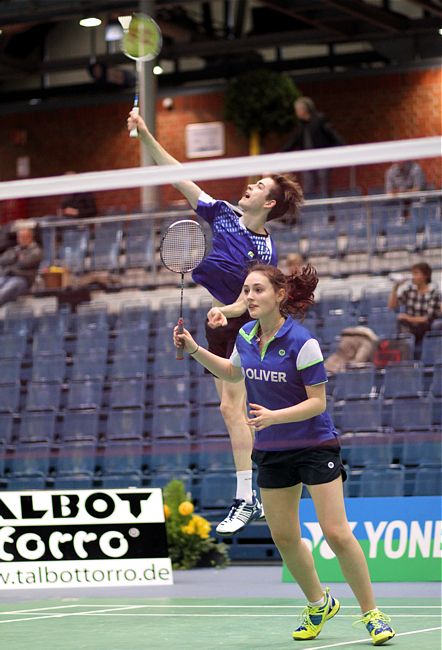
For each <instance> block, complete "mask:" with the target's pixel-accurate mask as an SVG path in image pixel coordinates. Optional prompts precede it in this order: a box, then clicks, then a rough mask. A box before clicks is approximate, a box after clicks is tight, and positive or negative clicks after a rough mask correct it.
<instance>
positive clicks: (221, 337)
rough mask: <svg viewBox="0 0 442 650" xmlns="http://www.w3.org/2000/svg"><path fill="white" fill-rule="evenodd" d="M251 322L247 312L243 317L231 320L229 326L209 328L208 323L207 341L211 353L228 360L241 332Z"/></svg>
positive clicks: (228, 322)
mask: <svg viewBox="0 0 442 650" xmlns="http://www.w3.org/2000/svg"><path fill="white" fill-rule="evenodd" d="M251 320H252V319H251V318H250V315H249V312H248V311H246V312H245V313H244V314H243V315H242V316H238V317H237V318H229V320H228V321H227V325H224V326H223V327H217V328H216V329H212V328H211V327H209V325H208V322H207V321H206V339H207V343H208V349H209V352H212V353H213V354H216V355H218V356H219V357H223V358H224V359H228V358H229V357H230V355H231V354H232V352H233V348H234V347H235V341H236V337H237V336H238V332H239V330H240V329H241V327H242V326H243V325H244V324H245V323H249V322H250V321H251Z"/></svg>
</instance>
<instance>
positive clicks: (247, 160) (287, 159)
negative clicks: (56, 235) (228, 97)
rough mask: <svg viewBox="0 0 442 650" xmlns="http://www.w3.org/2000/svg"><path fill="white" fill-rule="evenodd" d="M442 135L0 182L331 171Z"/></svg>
mask: <svg viewBox="0 0 442 650" xmlns="http://www.w3.org/2000/svg"><path fill="white" fill-rule="evenodd" d="M441 148H442V138H440V137H428V138H415V139H410V140H399V141H394V142H377V143H372V144H361V145H349V146H343V147H334V148H332V149H330V148H329V149H327V150H326V155H324V150H318V149H316V150H310V151H300V152H289V153H276V154H265V155H260V156H243V157H238V158H220V159H216V160H211V161H207V160H204V161H201V162H190V163H184V164H182V165H161V166H149V167H138V168H133V167H132V168H130V169H118V170H112V171H102V172H91V173H85V174H76V175H75V176H72V175H64V176H57V177H49V178H34V179H28V180H24V181H7V182H4V183H0V199H9V198H25V197H38V196H50V195H59V194H68V193H70V192H75V191H78V190H79V188H80V189H81V191H83V192H85V191H98V190H115V189H123V188H131V187H147V186H153V185H164V184H169V183H176V182H179V181H183V180H193V181H201V180H209V179H224V178H236V177H239V176H248V175H253V174H262V173H263V172H264V171H265V172H266V173H274V172H288V171H291V172H299V171H303V170H310V169H332V168H336V167H345V166H349V165H368V164H374V163H382V162H394V161H397V160H410V159H415V160H419V159H423V158H436V157H439V156H440V154H441Z"/></svg>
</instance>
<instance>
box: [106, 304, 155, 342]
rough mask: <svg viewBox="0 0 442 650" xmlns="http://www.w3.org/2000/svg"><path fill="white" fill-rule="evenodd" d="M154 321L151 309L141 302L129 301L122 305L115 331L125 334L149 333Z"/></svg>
mask: <svg viewBox="0 0 442 650" xmlns="http://www.w3.org/2000/svg"><path fill="white" fill-rule="evenodd" d="M151 320H152V314H151V308H150V307H149V305H144V304H143V303H141V302H135V301H128V302H125V303H123V304H122V306H121V309H120V313H119V315H118V318H117V322H116V325H115V329H116V330H118V331H125V332H139V333H141V332H145V333H146V336H147V333H148V331H149V327H150V323H151Z"/></svg>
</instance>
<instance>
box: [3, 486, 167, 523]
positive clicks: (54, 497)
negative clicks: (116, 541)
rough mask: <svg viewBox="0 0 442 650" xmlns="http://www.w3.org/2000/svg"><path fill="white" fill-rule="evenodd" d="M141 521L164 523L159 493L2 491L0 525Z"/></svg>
mask: <svg viewBox="0 0 442 650" xmlns="http://www.w3.org/2000/svg"><path fill="white" fill-rule="evenodd" d="M142 518H144V519H145V520H146V521H150V522H152V523H155V522H158V523H163V522H164V511H163V502H162V494H161V490H160V489H158V488H152V489H146V490H118V491H115V490H80V491H79V492H74V491H71V490H66V491H63V492H48V491H43V490H42V491H39V492H32V493H20V492H12V491H11V492H2V494H1V496H0V526H1V525H5V524H9V525H15V524H18V523H20V524H23V523H24V522H26V521H32V523H33V524H34V523H35V524H37V523H44V524H45V525H49V524H60V523H61V522H62V521H63V522H66V523H68V522H70V521H75V520H76V519H81V523H82V524H92V523H93V524H96V523H98V522H100V521H101V520H103V519H106V523H108V524H119V523H121V522H123V521H124V522H126V523H130V522H131V521H133V522H136V521H139V520H140V519H142Z"/></svg>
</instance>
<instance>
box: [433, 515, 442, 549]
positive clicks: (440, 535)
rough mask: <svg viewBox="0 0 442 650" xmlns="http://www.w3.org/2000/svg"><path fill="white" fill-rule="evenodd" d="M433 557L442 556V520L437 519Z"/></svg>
mask: <svg viewBox="0 0 442 650" xmlns="http://www.w3.org/2000/svg"><path fill="white" fill-rule="evenodd" d="M433 557H436V558H440V557H442V521H441V520H440V519H439V521H436V524H435V526H434V546H433Z"/></svg>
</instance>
